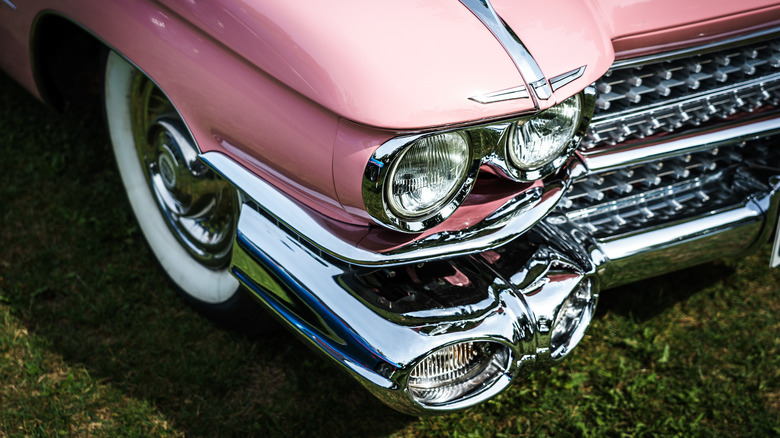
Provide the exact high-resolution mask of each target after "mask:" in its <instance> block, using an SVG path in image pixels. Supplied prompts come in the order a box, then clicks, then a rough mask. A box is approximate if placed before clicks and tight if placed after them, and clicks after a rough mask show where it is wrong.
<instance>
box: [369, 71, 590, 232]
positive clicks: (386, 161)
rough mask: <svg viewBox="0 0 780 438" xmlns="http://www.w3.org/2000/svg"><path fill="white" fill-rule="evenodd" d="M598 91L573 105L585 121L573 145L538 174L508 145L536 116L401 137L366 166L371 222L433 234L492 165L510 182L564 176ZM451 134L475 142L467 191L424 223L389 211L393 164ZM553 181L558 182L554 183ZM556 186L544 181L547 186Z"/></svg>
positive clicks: (565, 147) (585, 93)
mask: <svg viewBox="0 0 780 438" xmlns="http://www.w3.org/2000/svg"><path fill="white" fill-rule="evenodd" d="M594 94H595V89H594V88H593V87H588V88H586V89H585V90H583V91H582V93H580V94H578V95H575V96H573V97H571V98H569V99H575V98H576V99H577V100H578V101H579V116H578V117H579V119H578V120H577V121H576V128H575V131H574V133H573V135H572V137H571V138H570V139H569V140H568V143H566V144H563V145H561V146H562V147H561V150H560V152H559V153H558V154H557V155H555V156H552V157H550V158H549V160H548V161H547V162H545V163H543V164H540V165H538V166H537V167H535V168H531V169H523V168H520V167H518V166H516V165H515V164H513V163H512V160H511V158H510V156H509V147H510V145H509V144H508V142H509V141H510V140H509V137H510V136H511V131H512V129H514V126H515V125H516V124H519V123H522V122H523V121H524V120H527V119H528V118H533V117H535V116H534V115H531V116H526V117H522V118H517V119H512V120H506V121H503V122H499V123H491V124H485V125H479V126H472V127H468V128H463V129H460V130H444V131H435V132H432V133H426V134H413V135H407V136H401V137H395V138H392V139H390V140H388V141H387V142H385V143H383V144H382V145H380V146H379V147H378V148H377V149H376V150H375V151H374V153H373V154H372V155H371V158H370V159H369V160H368V162H367V163H366V167H365V169H364V172H363V181H362V194H363V203H364V205H365V208H366V211H367V212H368V214H369V216H371V218H372V219H373V220H374V221H375V222H376V223H377V224H379V225H382V226H385V227H387V228H390V229H393V230H396V231H402V232H407V233H419V232H422V231H425V230H427V229H430V228H433V227H434V226H436V225H438V224H439V223H441V222H443V221H444V220H446V219H447V218H448V217H449V216H450V215H452V214H453V213H454V211H455V209H457V208H458V207H459V206H460V204H461V203H462V202H463V201H464V200H465V199H466V196H467V195H468V194H469V192H470V191H471V189H472V187H473V186H474V184H475V182H476V177H477V174H478V172H479V168H480V166H482V165H487V166H489V167H491V168H492V169H493V170H495V171H496V172H498V173H499V174H500V175H503V176H505V177H507V178H509V179H512V180H514V181H518V182H528V183H534V184H535V183H536V182H537V181H539V180H542V179H545V178H548V177H551V176H552V175H554V174H555V173H557V172H559V171H560V170H561V169H562V167H563V166H564V165H566V163H567V162H568V161H569V159H570V157H571V156H572V154H573V152H574V150H575V149H576V148H577V146H578V145H579V143H580V141H581V140H582V139H583V137H584V135H585V133H586V132H587V130H588V125H589V123H590V121H591V118H592V116H593V109H594V102H595V98H594ZM448 132H457V133H461V134H465V135H467V136H468V138H469V144H470V148H471V153H472V155H471V157H472V158H471V163H470V166H469V168H470V169H469V172H468V175H467V177H466V178H465V180H464V181H463V183H462V185H461V187H460V188H459V189H458V190H457V191H456V192H455V193H454V195H453V196H452V198H451V199H450V200H449V201H447V202H446V203H444V204H443V206H442V207H441V209H440V210H439V211H436V212H435V213H433V214H430V215H428V216H425V217H423V218H421V219H414V218H413V219H405V218H402V217H398V216H397V215H395V214H394V213H393V212H392V211H391V209H390V208H389V207H388V206H387V202H386V201H387V195H386V190H387V187H386V185H387V184H388V180H387V178H388V176H389V174H390V173H391V169H392V168H393V163H395V162H397V160H398V159H399V157H400V156H402V155H403V153H404V151H406V150H407V149H408V148H409V147H411V146H412V145H413V144H414V143H415V142H417V141H420V140H422V139H424V138H426V137H427V136H435V135H439V134H444V133H448ZM551 178H552V177H551ZM563 178H564V181H563V183H564V184H566V183H567V181H568V177H565V175H564V176H563ZM550 182H551V181H544V184H545V185H547V184H549V183H550Z"/></svg>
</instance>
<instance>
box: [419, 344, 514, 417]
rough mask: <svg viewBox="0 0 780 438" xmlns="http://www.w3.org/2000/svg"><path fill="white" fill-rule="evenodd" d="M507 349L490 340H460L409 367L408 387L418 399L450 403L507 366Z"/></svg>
mask: <svg viewBox="0 0 780 438" xmlns="http://www.w3.org/2000/svg"><path fill="white" fill-rule="evenodd" d="M509 361H510V354H509V350H508V349H507V348H506V347H504V346H502V345H499V344H496V343H492V342H463V343H460V344H455V345H450V346H449V347H444V348H442V349H440V350H437V351H434V352H433V353H431V354H430V355H428V357H426V358H425V359H424V360H423V361H422V362H420V363H419V364H417V366H415V367H414V368H413V369H412V373H411V375H410V376H409V383H408V388H409V392H410V393H411V395H412V397H413V398H414V399H415V400H417V402H419V403H421V404H426V405H437V404H442V403H449V402H453V401H457V400H460V399H463V398H465V397H468V396H470V395H472V394H475V393H476V392H479V391H480V390H481V389H484V388H487V387H488V386H490V384H491V383H493V382H494V381H495V380H496V379H497V378H498V377H500V376H501V375H502V374H503V373H504V372H505V371H506V369H507V368H508V366H509Z"/></svg>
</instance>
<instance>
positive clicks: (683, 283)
mask: <svg viewBox="0 0 780 438" xmlns="http://www.w3.org/2000/svg"><path fill="white" fill-rule="evenodd" d="M0 79H2V81H0V83H1V84H2V85H0V154H2V155H1V156H2V164H3V166H2V168H3V170H2V172H0V217H1V218H2V219H0V225H2V227H0V245H1V246H2V250H1V251H0V436H57V435H62V436H111V437H113V436H242V437H244V436H322V435H334V436H466V437H467V436H497V437H498V436H549V435H552V436H602V435H609V436H642V435H646V436H655V435H665V436H666V435H672V436H674V435H677V436H723V435H738V436H762V437H763V436H771V435H780V371H779V370H780V318H779V317H778V314H780V301H778V299H777V295H778V291H780V272H778V271H769V270H768V268H767V260H768V257H769V256H768V247H766V248H764V250H763V251H762V252H760V253H759V254H756V255H754V256H751V257H749V258H747V259H744V260H733V261H731V260H730V261H722V262H717V263H714V264H708V265H704V266H701V267H698V268H694V269H690V270H686V271H682V272H679V273H675V274H671V275H668V276H665V277H662V278H658V279H653V280H649V281H646V282H642V283H638V284H635V285H631V286H628V287H625V288H621V289H615V290H610V291H606V292H603V294H602V298H601V302H600V304H599V310H598V313H597V317H596V320H595V322H594V323H593V326H592V327H591V328H590V329H589V332H588V335H587V336H586V337H585V339H584V340H583V341H582V343H581V345H580V347H579V348H578V349H577V350H576V351H575V353H573V355H572V357H571V358H569V359H568V360H567V361H565V362H564V363H563V364H561V365H560V366H558V367H556V368H553V369H551V370H542V371H537V372H536V373H534V375H533V376H532V380H530V381H528V382H524V383H520V384H516V385H514V386H512V387H511V388H510V389H509V390H508V391H506V392H505V393H504V394H503V395H502V396H500V397H498V398H497V399H495V400H493V401H490V402H488V403H487V404H485V405H482V406H480V407H476V408H473V409H470V410H467V411H464V412H461V413H457V414H453V415H448V416H443V417H429V418H414V417H409V416H405V415H402V414H399V413H396V412H395V411H393V410H391V409H389V408H387V407H385V406H384V405H382V404H381V403H380V402H378V401H377V400H375V399H374V398H373V397H372V396H370V395H369V394H368V393H367V392H366V391H365V390H364V389H363V388H362V387H360V386H359V385H358V384H356V383H355V382H353V381H352V380H351V379H350V378H349V377H347V376H346V375H345V374H342V373H340V372H338V371H337V370H335V369H334V368H332V367H330V366H329V365H328V364H327V363H326V362H325V361H324V360H323V359H320V358H319V357H318V356H316V355H314V354H313V353H312V352H310V351H309V350H308V349H307V348H306V347H304V346H303V345H302V344H300V343H299V342H298V341H296V340H295V339H293V337H292V336H291V335H289V334H287V333H286V332H282V333H279V334H278V335H274V336H268V337H266V338H262V339H248V338H245V337H242V336H240V335H236V334H232V333H229V332H225V331H223V330H219V329H217V328H215V327H214V326H212V325H211V324H210V323H209V322H208V321H207V320H205V319H203V318H202V317H200V316H199V315H197V314H195V313H194V312H193V311H192V310H191V309H189V308H188V307H187V306H186V305H185V304H184V303H183V302H182V301H181V300H180V299H179V298H178V297H177V296H176V294H175V292H174V291H173V290H172V289H171V288H170V287H169V285H168V284H167V282H166V280H165V278H164V277H163V275H162V274H161V273H160V270H159V269H158V267H157V266H156V264H155V262H154V261H153V259H152V256H151V254H150V253H149V251H148V250H147V248H146V246H145V245H144V243H143V241H142V238H141V235H140V233H139V231H138V230H137V228H136V226H135V224H134V222H133V219H132V216H131V214H130V212H129V209H128V208H127V206H126V200H125V196H124V194H123V192H122V189H121V186H120V183H119V180H118V177H117V175H116V171H115V168H114V164H113V162H112V157H111V153H110V150H109V148H108V146H107V143H106V140H105V133H104V131H103V129H102V126H101V125H102V123H101V121H102V117H101V116H100V113H99V112H98V111H95V110H84V109H80V108H75V107H74V108H71V109H69V110H68V111H66V112H65V114H62V115H60V114H58V113H55V112H52V111H50V110H48V109H46V108H45V107H44V106H43V105H42V104H40V103H38V102H37V101H36V100H35V99H34V98H32V97H31V96H30V95H29V94H27V93H26V92H25V91H24V90H22V89H21V88H20V87H18V86H17V85H16V84H15V83H13V82H12V81H11V80H10V79H8V78H7V77H6V76H0Z"/></svg>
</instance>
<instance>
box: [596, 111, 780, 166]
mask: <svg viewBox="0 0 780 438" xmlns="http://www.w3.org/2000/svg"><path fill="white" fill-rule="evenodd" d="M725 126H727V127H726V128H725V129H712V128H710V129H709V130H700V131H699V132H693V133H692V132H687V133H685V134H684V135H678V136H676V137H672V138H671V139H669V138H666V139H665V140H667V141H665V142H663V143H656V144H654V143H655V142H654V141H645V142H638V143H633V144H630V145H623V146H618V147H613V148H608V149H606V150H600V149H593V150H589V151H585V152H582V156H583V158H584V162H585V166H586V167H587V168H588V169H589V170H590V171H591V172H603V171H607V170H614V169H619V168H621V167H627V166H632V165H635V164H641V163H647V162H650V161H656V160H659V159H663V158H667V157H672V156H675V155H679V154H682V153H685V152H697V151H701V150H707V149H712V148H713V147H717V146H718V145H723V144H731V143H736V142H739V141H743V140H748V139H751V138H754V137H757V136H764V135H772V134H777V133H780V118H775V117H772V116H770V118H768V119H761V118H759V119H757V121H756V119H754V121H751V122H749V123H745V121H744V120H743V121H739V122H733V123H732V124H731V125H725ZM728 126H731V127H728ZM719 128H720V127H719Z"/></svg>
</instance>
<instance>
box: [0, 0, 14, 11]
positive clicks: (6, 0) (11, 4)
mask: <svg viewBox="0 0 780 438" xmlns="http://www.w3.org/2000/svg"><path fill="white" fill-rule="evenodd" d="M3 3H5V4H6V5H7V6H8V7H9V8H11V10H13V11H15V10H16V5H14V4H13V3H11V0H3Z"/></svg>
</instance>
